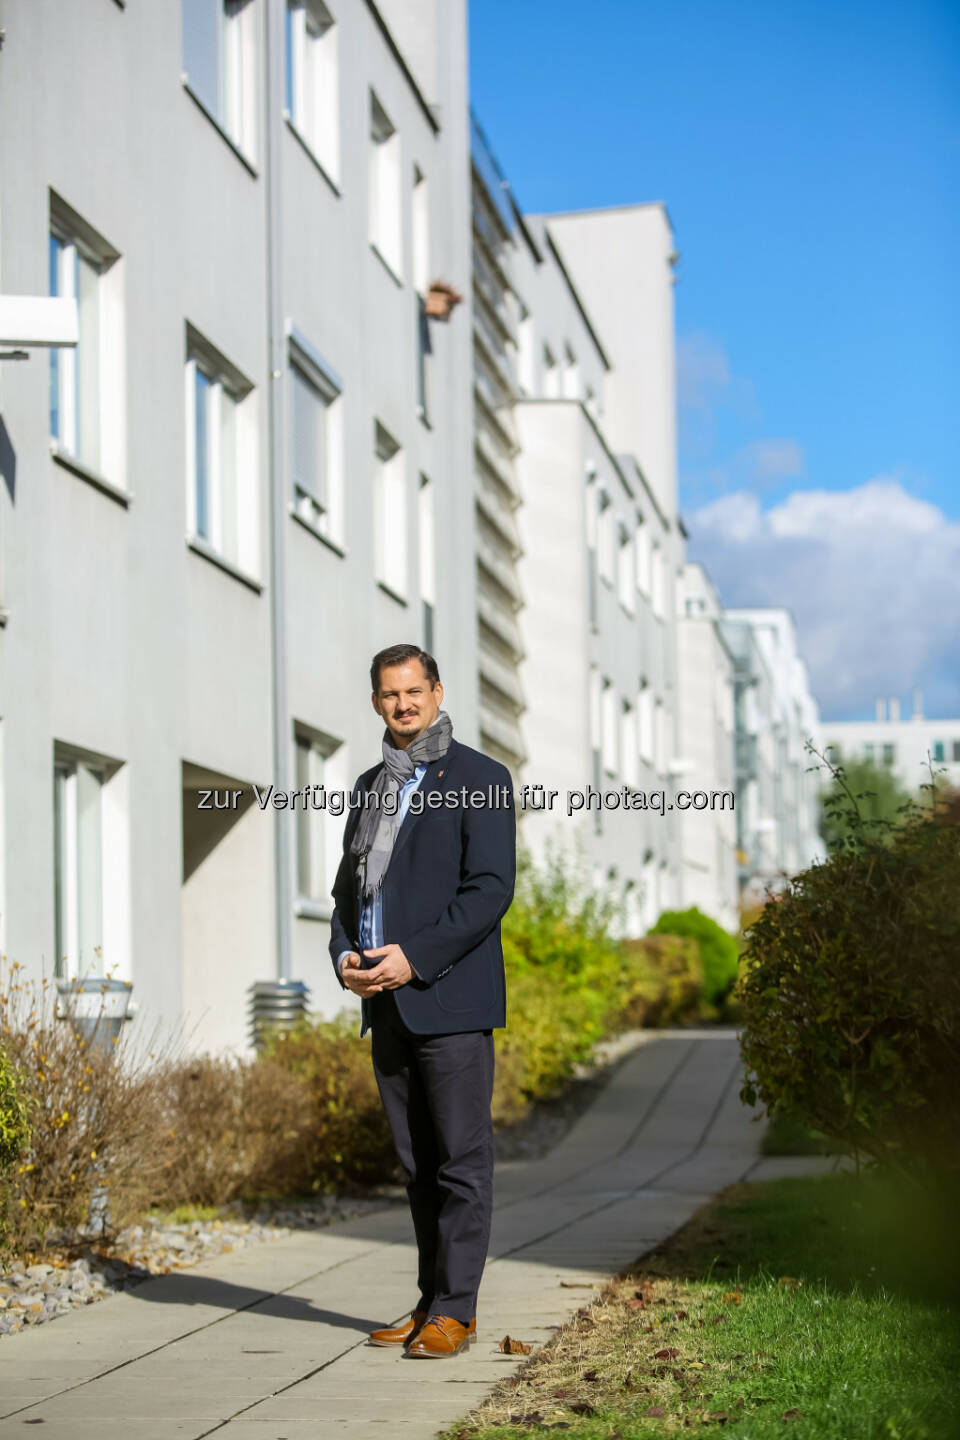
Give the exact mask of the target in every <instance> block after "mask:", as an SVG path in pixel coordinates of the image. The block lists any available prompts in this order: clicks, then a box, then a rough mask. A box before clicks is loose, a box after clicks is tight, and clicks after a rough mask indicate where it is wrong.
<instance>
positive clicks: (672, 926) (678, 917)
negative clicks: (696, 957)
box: [650, 905, 739, 1005]
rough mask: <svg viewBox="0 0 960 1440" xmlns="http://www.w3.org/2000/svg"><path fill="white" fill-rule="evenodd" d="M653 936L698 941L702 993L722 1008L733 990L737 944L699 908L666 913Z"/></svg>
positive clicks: (654, 928)
mask: <svg viewBox="0 0 960 1440" xmlns="http://www.w3.org/2000/svg"><path fill="white" fill-rule="evenodd" d="M650 933H651V935H686V936H688V937H689V938H690V939H691V940H696V942H697V944H698V945H699V946H700V960H701V963H702V965H703V993H704V996H705V998H706V999H707V1001H708V1002H709V1003H710V1004H711V1005H719V1004H720V1003H721V1001H723V1000H724V999H725V998H726V996H727V995H728V994H729V993H730V991H731V990H732V989H733V987H734V985H735V983H736V979H737V964H738V958H739V956H738V947H737V942H736V940H735V938H734V937H733V936H732V935H730V934H729V933H728V932H727V931H726V930H724V928H723V926H722V925H718V924H717V922H716V920H711V918H710V916H709V915H704V913H703V911H702V910H698V908H697V907H696V905H692V906H691V907H690V909H689V910H664V912H663V914H662V915H661V916H660V919H659V920H658V921H657V923H656V925H654V927H653V929H652V930H651V932H650Z"/></svg>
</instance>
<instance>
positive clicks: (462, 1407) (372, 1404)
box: [0, 1031, 830, 1440]
mask: <svg viewBox="0 0 960 1440" xmlns="http://www.w3.org/2000/svg"><path fill="white" fill-rule="evenodd" d="M739 1080H740V1066H739V1060H738V1052H737V1044H736V1039H735V1036H734V1033H733V1031H709V1032H706V1031H701V1032H690V1031H676V1032H660V1033H658V1034H656V1035H655V1036H651V1037H650V1039H649V1040H648V1041H647V1042H646V1043H644V1044H642V1045H641V1046H640V1047H639V1048H638V1049H637V1050H635V1051H634V1052H633V1053H632V1054H630V1055H628V1056H627V1057H626V1058H625V1059H624V1060H623V1061H622V1062H621V1063H620V1065H619V1067H618V1069H617V1070H616V1072H615V1074H614V1075H613V1077H612V1078H611V1080H610V1083H609V1084H608V1086H607V1087H606V1089H605V1090H604V1091H602V1092H601V1095H600V1098H599V1099H598V1100H597V1102H596V1104H595V1105H594V1106H593V1107H592V1108H591V1109H590V1110H589V1111H588V1112H587V1113H586V1114H585V1115H584V1116H583V1117H582V1118H581V1119H580V1120H579V1121H578V1122H577V1124H576V1125H575V1126H574V1128H573V1129H572V1130H571V1131H570V1133H569V1134H568V1136H567V1137H566V1139H565V1140H563V1141H562V1142H561V1144H560V1145H558V1146H557V1147H556V1148H555V1149H554V1150H552V1151H551V1152H550V1154H549V1155H547V1156H545V1157H544V1158H543V1159H541V1160H536V1161H524V1162H513V1163H511V1164H508V1165H502V1166H499V1167H498V1170H497V1178H496V1186H495V1189H496V1213H495V1218H494V1225H493V1235H492V1242H491V1248H490V1258H489V1261H488V1264H487V1270H486V1274H485V1277H484V1283H483V1287H482V1290H481V1293H480V1311H479V1314H478V1316H477V1327H478V1339H477V1342H476V1343H475V1344H474V1346H473V1347H472V1348H471V1349H470V1350H468V1351H466V1352H465V1353H463V1354H462V1355H459V1356H457V1357H455V1358H454V1359H453V1360H451V1361H449V1362H447V1363H442V1362H441V1363H439V1364H436V1363H433V1362H431V1361H415V1360H408V1359H405V1358H404V1357H403V1356H402V1355H399V1354H396V1353H394V1352H392V1351H389V1350H383V1349H374V1348H372V1347H370V1346H368V1345H366V1343H365V1341H366V1332H367V1331H368V1330H370V1329H372V1328H373V1327H374V1326H376V1325H383V1324H385V1323H390V1322H394V1321H397V1320H399V1319H400V1318H401V1317H403V1316H404V1315H406V1314H407V1313H408V1312H409V1307H410V1306H411V1305H412V1304H413V1302H414V1300H415V1298H416V1283H415V1275H416V1256H415V1252H414V1248H413V1244H412V1234H411V1228H410V1220H409V1214H408V1212H407V1211H406V1209H405V1207H403V1208H401V1207H393V1208H392V1209H389V1210H384V1211H381V1212H378V1213H376V1214H373V1215H368V1216H366V1217H364V1218H362V1219H358V1220H355V1221H348V1222H345V1223H342V1224H339V1225H335V1226H331V1227H330V1228H329V1229H326V1230H321V1231H319V1232H310V1233H304V1234H303V1235H298V1236H295V1237H293V1238H291V1239H289V1240H282V1241H277V1242H276V1243H275V1244H270V1245H263V1246H258V1247H255V1248H252V1249H250V1250H246V1251H242V1252H240V1253H238V1254H236V1255H230V1256H224V1257H221V1258H220V1259H218V1260H217V1261H215V1262H212V1263H210V1264H207V1265H204V1266H202V1267H198V1268H197V1269H194V1270H190V1271H185V1272H181V1273H179V1274H171V1275H164V1276H161V1277H158V1278H157V1279H155V1280H149V1281H147V1282H146V1283H144V1284H143V1285H140V1286H137V1288H136V1289H134V1290H131V1291H128V1292H125V1293H124V1294H122V1295H119V1296H117V1297H116V1298H114V1299H111V1300H109V1301H107V1302H106V1303H104V1304H102V1305H97V1306H96V1307H94V1308H92V1309H88V1310H83V1311H75V1312H73V1313H72V1314H70V1315H66V1316H64V1317H63V1318H62V1319H59V1320H56V1321H54V1322H52V1323H51V1324H49V1325H45V1326H43V1327H41V1328H37V1329H33V1330H28V1331H25V1332H23V1333H22V1334H18V1335H16V1336H11V1337H9V1338H7V1339H5V1340H4V1341H3V1342H2V1343H0V1435H4V1436H6V1435H13V1434H17V1435H21V1436H22V1435H23V1433H24V1432H23V1428H22V1427H23V1425H24V1424H25V1423H30V1422H36V1421H41V1420H42V1421H43V1422H44V1427H45V1428H44V1430H43V1431H42V1434H43V1436H44V1440H94V1437H96V1440H131V1437H135V1440H168V1437H171V1440H172V1437H185V1440H200V1437H201V1436H206V1435H213V1434H217V1435H218V1436H222V1437H223V1440H261V1437H262V1440H306V1437H308V1436H309V1437H316V1436H327V1435H336V1436H342V1437H346V1440H356V1437H361V1436H382V1435H383V1434H385V1433H389V1434H390V1435H391V1436H398V1437H404V1440H429V1437H430V1436H432V1435H433V1434H434V1433H435V1432H436V1431H437V1430H438V1429H440V1428H442V1427H443V1426H445V1425H448V1424H450V1423H451V1422H452V1421H454V1420H456V1419H457V1418H458V1417H460V1416H461V1415H463V1414H464V1413H465V1412H466V1411H467V1410H469V1409H470V1408H472V1407H473V1406H474V1405H476V1404H477V1403H479V1401H480V1400H481V1399H482V1398H483V1396H484V1395H485V1394H486V1393H487V1391H488V1390H489V1389H490V1387H491V1386H492V1385H493V1384H494V1382H495V1381H497V1380H499V1379H500V1378H501V1377H502V1376H503V1375H504V1374H507V1373H509V1372H510V1371H511V1370H513V1369H515V1368H516V1367H517V1365H518V1363H521V1362H518V1360H517V1359H516V1358H510V1357H507V1356H503V1355H501V1354H500V1353H499V1352H498V1350H497V1344H496V1342H497V1341H498V1340H500V1339H501V1338H502V1337H503V1336H504V1335H505V1334H507V1333H509V1334H511V1335H513V1336H517V1337H519V1338H520V1339H523V1340H526V1341H532V1342H534V1343H535V1344H541V1343H543V1342H544V1341H545V1340H547V1339H549V1336H550V1334H551V1332H552V1330H553V1329H554V1328H555V1327H556V1325H557V1324H558V1323H559V1322H561V1321H563V1320H565V1319H566V1318H568V1317H569V1315H570V1314H571V1313H572V1312H573V1311H575V1310H577V1309H578V1308H579V1307H580V1306H581V1305H582V1304H584V1303H585V1302H586V1301H587V1300H589V1298H590V1296H591V1291H590V1288H589V1287H591V1286H592V1285H595V1284H600V1283H602V1282H603V1281H604V1280H605V1279H606V1278H607V1277H608V1276H609V1274H610V1273H611V1272H613V1271H615V1270H617V1269H619V1268H620V1267H621V1266H622V1265H624V1264H626V1263H628V1262H629V1261H631V1260H633V1259H635V1258H636V1257H637V1256H639V1255H640V1254H642V1253H643V1252H644V1251H646V1250H648V1249H650V1248H651V1247H653V1246H654V1245H656V1244H657V1243H658V1242H659V1241H661V1240H662V1239H664V1238H665V1236H667V1235H669V1234H670V1233H671V1232H672V1231H674V1230H676V1229H677V1228H678V1227H679V1226H680V1225H682V1224H683V1223H684V1222H685V1221H686V1220H687V1219H688V1218H689V1217H690V1216H691V1215H692V1214H693V1212H694V1211H695V1210H696V1209H697V1208H698V1207H699V1206H700V1205H701V1204H702V1203H703V1202H704V1201H705V1200H706V1199H708V1198H709V1196H710V1195H711V1194H712V1193H714V1192H715V1191H716V1190H719V1189H720V1188H721V1187H723V1186H725V1185H729V1184H731V1183H732V1182H733V1181H735V1180H739V1179H742V1178H745V1177H750V1176H753V1177H756V1178H763V1177H765V1176H767V1175H772V1174H776V1173H778V1169H779V1168H781V1167H779V1166H778V1162H776V1161H763V1160H760V1159H759V1142H760V1138H761V1134H762V1126H761V1125H759V1124H755V1123H752V1121H751V1112H749V1111H746V1110H745V1109H744V1107H743V1106H741V1104H740V1102H739V1099H738V1093H737V1092H738V1088H739ZM829 1163H830V1162H827V1165H829ZM810 1168H811V1167H810V1164H809V1162H806V1163H805V1170H806V1171H807V1172H809V1169H810ZM788 1169H789V1167H788Z"/></svg>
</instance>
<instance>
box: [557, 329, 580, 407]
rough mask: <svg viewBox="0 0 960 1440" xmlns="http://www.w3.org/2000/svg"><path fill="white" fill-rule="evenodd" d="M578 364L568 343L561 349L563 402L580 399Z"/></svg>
mask: <svg viewBox="0 0 960 1440" xmlns="http://www.w3.org/2000/svg"><path fill="white" fill-rule="evenodd" d="M580 393H581V392H580V362H579V361H578V359H577V357H576V354H575V353H574V349H573V346H572V345H570V344H569V343H567V344H565V345H564V347H563V376H562V394H563V398H564V399H565V400H579V399H580Z"/></svg>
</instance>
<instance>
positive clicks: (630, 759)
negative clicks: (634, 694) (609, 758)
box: [620, 700, 639, 785]
mask: <svg viewBox="0 0 960 1440" xmlns="http://www.w3.org/2000/svg"><path fill="white" fill-rule="evenodd" d="M637 760H638V746H637V712H636V710H635V709H634V707H633V706H632V705H631V704H630V703H629V702H628V701H627V700H624V702H623V711H622V714H621V716H620V770H621V774H622V776H623V781H624V784H626V785H636V784H637V783H638V779H639V776H638V771H637Z"/></svg>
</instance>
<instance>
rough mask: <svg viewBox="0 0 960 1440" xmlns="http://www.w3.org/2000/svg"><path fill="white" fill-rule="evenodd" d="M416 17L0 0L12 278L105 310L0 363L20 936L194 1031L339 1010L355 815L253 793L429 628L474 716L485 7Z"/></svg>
mask: <svg viewBox="0 0 960 1440" xmlns="http://www.w3.org/2000/svg"><path fill="white" fill-rule="evenodd" d="M410 9H411V7H408V6H406V5H404V4H402V3H401V0H397V3H396V4H395V5H392V4H390V3H386V4H384V5H382V6H380V7H377V6H374V5H373V4H367V3H365V0H329V3H326V0H322V3H321V0H317V3H314V0H309V3H290V4H289V5H288V4H287V3H286V0H248V3H246V4H239V5H238V4H230V5H225V4H223V3H221V0H183V4H182V5H181V3H180V0H157V3H151V4H150V5H146V6H144V5H127V6H123V5H121V4H118V3H116V0H109V3H102V0H77V3H75V4H70V5H68V6H63V5H62V4H59V3H57V0H2V3H0V27H2V29H3V31H4V38H3V48H2V50H0V184H2V206H0V291H2V292H3V293H4V294H10V295H23V296H45V295H48V294H58V295H72V296H74V297H76V300H77V302H78V312H79V327H80V340H79V345H78V346H77V347H76V349H75V350H70V351H68V350H61V351H58V352H56V353H55V355H54V356H53V358H51V356H50V355H49V354H48V353H47V352H46V351H34V352H33V353H32V357H31V358H30V359H29V360H27V361H25V362H18V361H15V360H10V361H5V362H3V363H2V364H0V413H2V418H3V429H4V446H3V466H2V468H3V478H4V485H3V488H2V490H0V551H2V561H0V604H2V607H3V612H4V614H3V619H4V624H3V628H2V630H0V715H2V720H0V737H2V815H3V823H2V831H3V844H2V867H0V926H2V944H3V949H4V951H5V952H6V953H7V955H8V956H9V957H11V959H16V960H18V961H19V962H21V963H22V964H23V965H24V966H25V967H27V969H28V972H30V973H32V974H33V975H35V976H39V975H40V974H46V975H47V976H51V977H52V976H54V975H55V974H64V975H70V974H76V973H78V972H82V971H86V970H91V969H92V970H94V972H102V971H107V970H108V971H111V972H112V973H114V974H115V975H117V976H119V977H121V978H127V979H131V980H132V981H133V982H134V991H133V994H134V998H135V1001H136V1003H137V1004H138V1007H139V1017H140V1019H139V1021H138V1023H142V1024H143V1025H144V1026H146V1027H148V1028H149V1027H150V1026H152V1025H153V1024H154V1023H157V1022H163V1023H164V1024H166V1023H170V1022H177V1023H178V1024H181V1025H182V1026H183V1029H184V1032H185V1033H186V1034H187V1035H188V1036H189V1037H190V1043H191V1044H195V1045H196V1046H198V1047H200V1048H211V1049H220V1048H223V1047H225V1046H238V1045H241V1046H242V1045H243V1043H244V1041H245V1038H246V1034H247V992H248V989H249V986H250V985H251V983H252V982H254V981H258V980H265V979H272V978H274V977H277V976H281V977H282V976H292V977H296V978H298V979H300V980H303V981H305V982H306V983H307V984H308V985H309V987H310V989H311V991H312V1003H313V1006H314V1008H316V1009H318V1010H330V1009H331V1008H336V1007H337V1006H338V1005H339V1004H340V1003H341V997H342V992H341V991H340V988H339V987H338V986H337V984H336V981H335V979H334V977H333V975H332V973H331V971H330V966H329V960H328V957H327V954H326V938H327V934H328V927H327V923H326V922H327V919H328V917H329V913H330V908H329V907H330V903H331V901H330V893H329V892H330V882H331V880H332V876H333V871H334V867H335V863H336V860H337V858H338V851H339V843H340V832H341V829H342V825H343V817H342V816H339V817H338V816H332V815H330V814H329V813H324V812H320V811H312V812H310V813H309V814H294V813H291V812H290V810H289V809H287V810H279V809H274V807H273V805H272V803H271V802H270V801H269V800H268V802H267V804H266V808H264V809H261V807H260V805H259V803H258V802H257V800H256V799H255V797H254V794H253V792H252V789H251V787H252V785H254V784H256V785H258V786H259V787H260V788H261V792H264V791H266V790H267V787H269V786H270V785H271V784H272V785H273V786H275V787H276V790H278V791H286V790H289V789H290V788H292V787H294V786H297V785H300V784H302V783H306V782H307V781H311V782H315V781H318V780H319V781H324V782H326V784H327V785H328V786H330V787H345V786H348V785H349V784H351V783H352V780H353V778H354V776H355V775H356V773H357V772H358V771H360V770H361V769H363V768H365V767H366V766H367V765H369V764H370V763H371V762H372V760H373V759H374V758H375V756H376V753H377V747H378V744H379V737H380V733H381V729H382V727H381V725H380V723H379V722H378V720H377V718H376V716H375V715H374V714H373V711H372V709H371V708H370V705H369V698H368V697H369V688H370V687H369V679H368V674H367V671H368V666H369V662H370V657H371V656H372V654H373V653H374V652H375V651H376V650H377V649H378V648H380V647H382V646H383V645H385V644H389V643H393V642H396V641H398V640H413V641H415V642H422V641H424V640H425V639H426V638H427V634H426V627H427V625H428V624H429V626H430V638H431V641H432V644H433V647H434V648H435V649H436V651H437V652H438V653H439V655H440V656H441V657H442V658H443V661H444V663H443V668H442V674H443V679H444V682H445V684H446V686H447V700H448V704H449V707H450V710H451V712H452V714H453V715H454V717H455V719H456V725H457V733H458V734H459V735H461V736H462V737H463V738H464V739H465V740H466V741H468V742H476V740H477V729H476V714H477V704H476V659H475V642H474V634H475V610H476V606H475V597H474V592H473V586H472V584H471V578H470V577H471V575H472V563H471V561H472V551H473V519H472V514H473V505H472V498H471V496H470V493H469V490H468V488H467V487H466V486H464V484H463V483H462V479H463V477H464V475H466V474H467V473H468V472H469V468H470V459H471V442H470V432H471V421H472V406H471V402H470V386H471V369H472V363H471V348H470V324H471V318H470V312H471V303H470V295H469V290H470V283H469V282H470V248H469V232H470V195H469V176H468V171H467V165H468V161H467V147H468V135H467V118H468V117H467V110H466V105H465V103H464V97H465V94H466V86H467V74H466V25H465V11H464V6H463V5H462V4H457V3H453V0H451V3H448V4H445V5H443V6H436V7H433V6H429V7H428V6H417V7H415V9H416V12H417V13H416V14H415V15H414V16H412V17H411V14H410ZM393 12H396V13H395V14H394V13H393ZM411 19H413V20H415V21H416V24H415V25H411ZM391 24H392V25H393V28H392V29H391ZM401 39H403V40H404V41H405V42H406V49H404V50H401ZM40 77H42V83H40ZM106 95H109V96H110V97H111V101H110V104H109V105H105V104H103V99H102V97H104V96H106ZM437 277H442V278H443V279H445V280H447V281H449V282H452V283H454V284H455V285H456V286H457V288H458V289H459V290H460V291H461V292H462V293H464V294H465V297H466V298H465V301H464V304H463V306H462V308H460V309H458V310H456V311H455V312H454V314H453V316H452V317H451V319H450V322H449V323H448V324H446V325H444V324H442V323H435V322H429V328H428V331H427V334H428V336H429V342H430V352H431V353H429V355H428V356H427V357H426V361H425V365H424V356H423V353H422V352H423V349H424V346H423V328H422V323H423V322H422V305H421V301H422V296H423V292H424V289H425V288H426V287H427V286H429V284H430V282H431V281H432V280H433V279H434V278H437ZM425 366H426V369H427V371H428V373H427V374H426V376H425V375H424V368H425ZM364 716H366V718H364ZM212 789H215V790H217V791H218V793H219V796H220V797H221V798H222V800H223V803H224V804H225V806H226V808H224V809H221V810H218V811H216V812H215V813H214V814H210V813H203V812H201V811H200V810H199V809H198V805H199V803H200V801H201V792H202V791H204V790H212ZM234 792H240V794H239V798H238V800H237V803H236V804H235V805H234V804H233V802H232V801H231V798H230V797H231V795H232V794H233V793H234Z"/></svg>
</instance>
